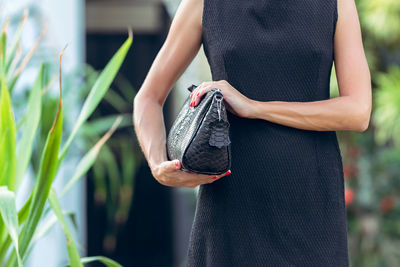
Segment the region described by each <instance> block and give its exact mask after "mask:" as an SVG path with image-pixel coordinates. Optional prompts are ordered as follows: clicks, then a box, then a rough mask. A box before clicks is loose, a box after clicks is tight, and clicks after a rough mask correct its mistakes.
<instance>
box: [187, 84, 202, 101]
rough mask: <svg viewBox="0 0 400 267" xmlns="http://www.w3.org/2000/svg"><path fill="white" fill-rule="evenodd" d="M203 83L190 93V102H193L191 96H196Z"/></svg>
mask: <svg viewBox="0 0 400 267" xmlns="http://www.w3.org/2000/svg"><path fill="white" fill-rule="evenodd" d="M204 83H205V82H202V83H201V84H199V85H198V86H197V87H196V88H195V89H194V90H193V91H192V93H191V94H190V97H191V98H192V100H193V96H195V95H196V94H197V92H198V90H199V89H200V88H201V87H202V86H203V85H204Z"/></svg>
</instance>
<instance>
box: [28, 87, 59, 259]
mask: <svg viewBox="0 0 400 267" xmlns="http://www.w3.org/2000/svg"><path fill="white" fill-rule="evenodd" d="M62 125H63V108H62V101H61V94H60V102H59V106H58V111H57V115H56V118H55V120H54V123H53V127H52V128H51V129H50V131H49V134H48V137H47V140H46V144H45V147H44V151H43V153H42V157H41V161H40V168H39V173H38V176H37V181H36V184H35V187H34V189H33V193H32V200H31V202H30V206H29V215H28V219H27V221H26V223H25V225H24V227H23V228H22V231H21V235H20V244H21V248H20V251H21V256H22V258H23V259H24V256H25V252H26V249H27V248H28V246H29V243H30V241H31V239H32V236H33V234H34V232H35V230H36V227H37V225H38V222H39V220H40V217H41V215H42V213H43V208H44V204H45V203H46V200H47V197H48V195H49V192H50V188H51V185H52V183H53V180H54V177H55V175H56V172H57V163H58V152H59V148H60V143H61V135H62Z"/></svg>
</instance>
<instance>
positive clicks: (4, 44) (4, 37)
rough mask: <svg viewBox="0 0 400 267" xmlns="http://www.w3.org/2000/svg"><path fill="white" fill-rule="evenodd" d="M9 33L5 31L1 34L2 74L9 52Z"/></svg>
mask: <svg viewBox="0 0 400 267" xmlns="http://www.w3.org/2000/svg"><path fill="white" fill-rule="evenodd" d="M6 48H7V35H6V33H5V32H3V33H2V34H1V36H0V69H1V74H2V75H4V74H5V73H6V72H5V65H6V52H7V49H6Z"/></svg>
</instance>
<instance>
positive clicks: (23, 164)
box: [16, 64, 44, 187]
mask: <svg viewBox="0 0 400 267" xmlns="http://www.w3.org/2000/svg"><path fill="white" fill-rule="evenodd" d="M43 73H44V65H43V64H42V65H41V67H40V70H39V74H38V77H37V78H36V81H35V84H34V86H33V88H32V91H31V93H30V96H29V102H28V108H27V110H26V120H25V126H24V133H23V135H22V137H21V141H20V142H19V144H18V152H17V159H18V169H17V177H16V187H18V185H19V183H20V181H21V179H22V177H23V175H24V173H25V170H26V168H27V167H28V165H29V161H30V159H31V155H32V148H33V141H34V138H35V134H36V131H37V129H38V126H39V122H40V116H41V113H40V112H41V106H42V102H41V101H42V96H41V90H42V87H43Z"/></svg>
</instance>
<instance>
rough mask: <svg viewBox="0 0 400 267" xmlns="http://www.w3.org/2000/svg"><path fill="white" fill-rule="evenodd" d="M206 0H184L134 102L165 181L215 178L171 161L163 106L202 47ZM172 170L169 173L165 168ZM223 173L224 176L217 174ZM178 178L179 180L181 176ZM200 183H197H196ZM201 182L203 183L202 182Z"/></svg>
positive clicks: (145, 147) (153, 164) (142, 134)
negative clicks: (186, 170)
mask: <svg viewBox="0 0 400 267" xmlns="http://www.w3.org/2000/svg"><path fill="white" fill-rule="evenodd" d="M202 10H203V1H201V0H183V1H182V2H181V3H180V5H179V7H178V10H177V12H176V14H175V17H174V19H173V21H172V23H171V26H170V30H169V33H168V35H167V38H166V41H165V43H164V44H163V46H162V48H161V49H160V51H159V52H158V54H157V56H156V58H155V60H154V62H153V64H152V66H151V68H150V70H149V72H148V74H147V76H146V78H145V80H144V82H143V84H142V86H141V88H140V90H139V92H138V93H137V95H136V97H135V99H134V103H133V108H134V111H133V121H134V127H135V132H136V135H137V137H138V140H139V143H140V146H141V149H142V151H143V153H144V155H145V157H146V160H147V162H148V164H149V167H150V168H151V170H152V173H153V176H154V177H156V179H157V180H158V181H159V182H160V183H162V184H164V185H190V187H195V186H196V185H198V184H200V183H205V182H212V181H215V179H213V180H210V179H211V177H213V176H212V175H211V176H210V175H199V174H192V173H188V172H183V171H178V169H179V168H180V162H179V161H176V163H177V165H174V162H172V161H168V159H167V153H166V130H165V126H164V117H163V113H162V107H163V105H164V102H165V99H166V98H167V96H168V94H169V92H170V90H171V87H173V85H174V84H175V83H176V81H177V80H178V78H179V77H180V76H181V75H182V73H183V72H184V71H185V69H186V68H187V66H188V65H189V64H190V62H191V61H192V60H193V58H194V57H195V56H196V54H197V53H198V51H199V49H200V47H201V34H202V28H201V18H202ZM167 170H169V171H170V173H169V174H168V176H169V177H167V176H166V175H164V174H165V172H166V171H167ZM218 177H222V176H218ZM177 179H178V180H179V181H178V180H177ZM195 182H196V183H197V184H196V183H195ZM199 182H200V183H199Z"/></svg>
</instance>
